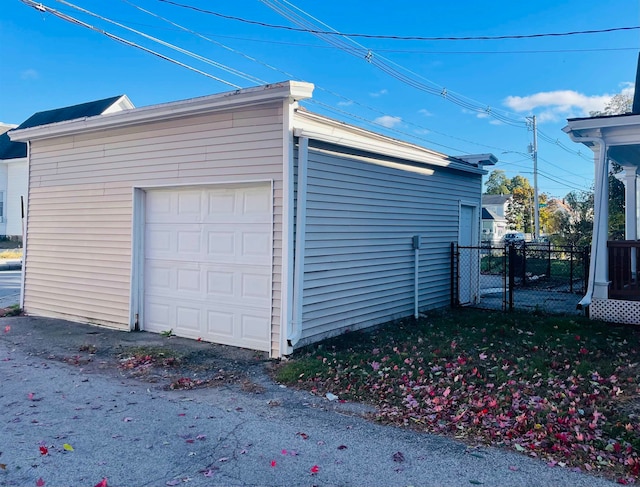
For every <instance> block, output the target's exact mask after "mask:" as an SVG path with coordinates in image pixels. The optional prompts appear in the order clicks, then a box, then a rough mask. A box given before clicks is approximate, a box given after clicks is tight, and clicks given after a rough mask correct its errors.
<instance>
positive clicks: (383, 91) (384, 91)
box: [369, 89, 388, 98]
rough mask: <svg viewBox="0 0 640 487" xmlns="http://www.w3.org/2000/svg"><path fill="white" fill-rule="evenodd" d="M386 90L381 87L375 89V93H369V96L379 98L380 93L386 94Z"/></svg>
mask: <svg viewBox="0 0 640 487" xmlns="http://www.w3.org/2000/svg"><path fill="white" fill-rule="evenodd" d="M387 93H388V91H387V90H386V89H382V90H380V91H376V92H375V93H369V96H372V97H373V98H380V97H381V96H382V95H386V94H387Z"/></svg>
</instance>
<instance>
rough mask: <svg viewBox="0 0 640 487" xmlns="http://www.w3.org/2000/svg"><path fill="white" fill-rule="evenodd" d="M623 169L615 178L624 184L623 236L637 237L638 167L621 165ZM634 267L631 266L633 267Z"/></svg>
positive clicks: (628, 238) (629, 238)
mask: <svg viewBox="0 0 640 487" xmlns="http://www.w3.org/2000/svg"><path fill="white" fill-rule="evenodd" d="M622 167H623V169H624V171H623V172H621V173H618V174H616V178H617V179H619V180H620V181H622V183H623V184H624V238H625V239H626V240H637V239H638V172H637V170H638V168H637V167H636V166H622ZM633 268H634V267H632V269H633Z"/></svg>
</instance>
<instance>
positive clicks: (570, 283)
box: [569, 245, 574, 293]
mask: <svg viewBox="0 0 640 487" xmlns="http://www.w3.org/2000/svg"><path fill="white" fill-rule="evenodd" d="M573 252H574V247H573V245H572V246H571V250H570V251H569V292H570V293H573Z"/></svg>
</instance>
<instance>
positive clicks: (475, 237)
mask: <svg viewBox="0 0 640 487" xmlns="http://www.w3.org/2000/svg"><path fill="white" fill-rule="evenodd" d="M463 207H466V208H471V210H472V216H471V219H472V221H473V222H475V223H474V224H472V226H471V243H470V245H469V246H470V247H476V248H479V246H480V225H481V224H482V222H481V220H480V217H479V216H480V205H479V204H478V203H477V202H475V201H470V200H459V201H458V246H460V245H461V242H460V237H461V236H462V208H463ZM464 246H466V245H463V247H464ZM469 255H470V259H473V254H472V252H471V251H470V254H469ZM479 259H480V256H479V254H478V261H477V262H476V263H475V267H476V268H475V269H473V266H474V261H473V260H472V261H471V262H470V265H471V269H470V271H469V278H470V282H469V298H470V300H469V301H468V303H476V302H477V301H478V298H479V294H480V291H479V290H480V260H479ZM461 289H462V286H461V285H460V276H458V302H461V299H460V291H461ZM464 304H467V303H464Z"/></svg>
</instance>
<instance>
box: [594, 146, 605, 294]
mask: <svg viewBox="0 0 640 487" xmlns="http://www.w3.org/2000/svg"><path fill="white" fill-rule="evenodd" d="M600 151H604V155H605V157H601V154H600ZM606 154H607V146H606V144H605V145H604V147H603V146H599V147H598V150H597V151H594V154H593V155H594V160H595V179H596V180H595V187H594V192H593V201H594V206H595V208H594V210H595V211H594V222H593V239H592V245H591V272H593V274H592V275H593V276H594V278H593V297H594V298H600V299H607V298H608V297H609V256H608V249H607V240H608V238H609V178H608V174H609V171H608V167H609V159H608V158H607V157H606Z"/></svg>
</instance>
